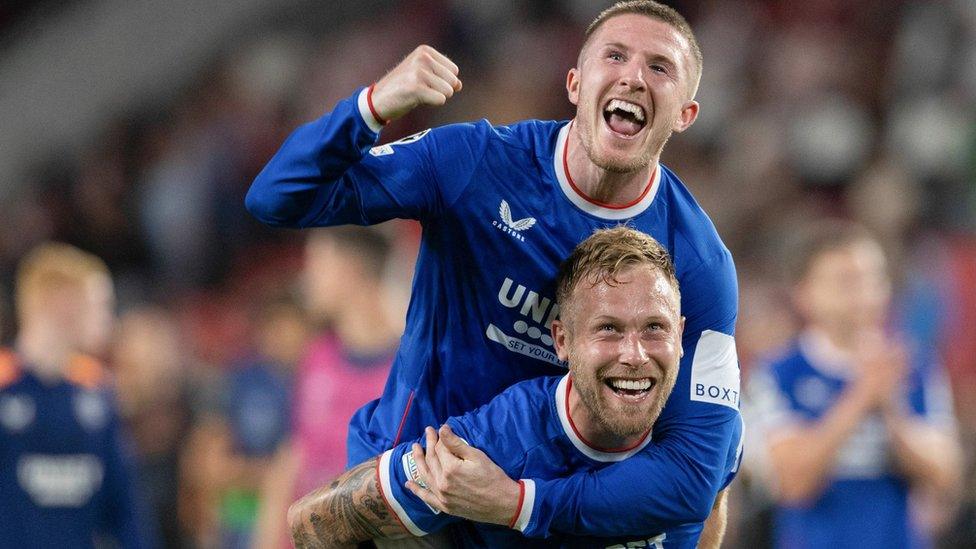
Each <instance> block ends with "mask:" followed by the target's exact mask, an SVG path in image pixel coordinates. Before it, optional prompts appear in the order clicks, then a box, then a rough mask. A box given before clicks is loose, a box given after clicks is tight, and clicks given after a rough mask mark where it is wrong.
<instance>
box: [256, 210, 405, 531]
mask: <svg viewBox="0 0 976 549" xmlns="http://www.w3.org/2000/svg"><path fill="white" fill-rule="evenodd" d="M390 253H391V250H390V242H389V241H388V240H387V239H386V238H385V237H384V236H383V235H382V233H380V232H379V231H378V230H377V229H373V228H361V227H338V228H332V229H320V230H316V231H313V232H312V233H311V235H310V236H309V238H308V242H307V245H306V251H305V261H306V263H305V271H304V286H305V292H306V299H307V303H308V306H309V308H310V309H311V312H312V314H313V315H315V316H316V317H317V318H318V319H320V320H325V321H327V322H328V325H329V329H327V330H326V331H325V333H323V334H322V335H321V336H319V338H318V339H316V340H315V341H313V342H312V344H311V345H310V346H309V348H308V351H307V353H306V355H305V358H304V360H303V361H302V364H301V368H300V370H299V372H298V377H297V379H296V385H295V386H296V390H295V395H296V398H295V408H294V410H295V424H294V425H295V429H294V439H293V441H292V442H291V443H290V444H289V445H286V446H285V447H284V448H283V450H282V452H281V453H280V454H279V456H278V460H277V463H276V466H275V469H274V470H273V471H272V473H271V474H270V475H269V477H268V482H266V483H265V495H266V497H265V498H264V501H263V504H264V510H263V512H262V515H263V517H262V519H261V528H260V529H259V534H258V537H257V538H256V540H255V541H256V544H257V545H258V546H261V547H272V546H274V545H275V544H279V545H281V546H285V547H287V546H289V541H288V538H287V527H286V523H285V512H286V511H287V509H288V506H289V505H290V504H291V503H292V502H293V501H294V500H295V499H297V498H298V497H299V496H301V495H302V494H305V493H307V492H310V491H311V490H313V489H315V488H317V487H319V486H321V485H322V484H324V483H326V482H328V481H329V480H331V479H332V478H334V477H336V476H338V475H339V474H340V473H341V472H342V471H343V470H344V469H345V466H346V432H347V428H348V425H349V419H350V418H351V417H352V415H353V413H354V412H355V411H356V410H358V409H359V408H360V407H362V406H363V405H364V404H366V403H367V402H369V401H370V400H372V399H374V398H377V397H379V395H380V394H381V393H382V392H383V385H384V384H385V383H386V378H387V375H388V374H389V372H390V365H391V364H392V362H393V355H394V353H395V352H396V347H397V342H398V340H399V335H400V322H399V321H397V320H396V319H394V318H393V317H392V315H391V314H390V313H391V308H390V305H389V303H387V299H388V293H387V292H388V290H387V288H386V287H385V286H386V284H385V282H384V279H385V274H386V272H387V266H388V265H387V262H388V260H389V258H390ZM353 281H355V287H353V286H352V285H351V283H352V282H353Z"/></svg>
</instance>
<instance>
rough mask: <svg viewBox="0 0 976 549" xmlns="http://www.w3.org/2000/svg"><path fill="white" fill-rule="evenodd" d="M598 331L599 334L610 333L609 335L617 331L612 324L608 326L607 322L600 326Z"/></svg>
mask: <svg viewBox="0 0 976 549" xmlns="http://www.w3.org/2000/svg"><path fill="white" fill-rule="evenodd" d="M600 331H601V332H610V333H613V332H616V331H617V327H616V326H614V325H613V324H610V323H609V322H607V323H604V324H601V325H600Z"/></svg>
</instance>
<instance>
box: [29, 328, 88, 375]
mask: <svg viewBox="0 0 976 549" xmlns="http://www.w3.org/2000/svg"><path fill="white" fill-rule="evenodd" d="M50 335H54V334H48V333H47V332H46V331H45V330H43V329H41V328H39V327H35V326H25V327H24V328H23V329H22V330H21V331H20V334H19V335H18V336H17V343H16V347H17V352H18V353H19V354H20V356H21V358H22V359H23V363H24V367H25V368H28V369H30V370H31V371H33V372H34V373H35V374H37V375H38V376H39V377H41V378H44V379H58V378H60V377H62V376H63V374H64V369H65V368H66V367H67V365H68V361H69V360H70V358H71V355H72V354H73V353H74V352H73V350H72V349H71V347H70V346H69V345H68V344H66V343H65V342H64V338H62V337H49V336H50Z"/></svg>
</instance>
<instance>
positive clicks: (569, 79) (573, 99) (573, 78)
mask: <svg viewBox="0 0 976 549" xmlns="http://www.w3.org/2000/svg"><path fill="white" fill-rule="evenodd" d="M579 87H580V79H579V69H577V68H572V69H569V74H567V75H566V95H567V96H568V97H569V102H570V103H572V104H574V105H579Z"/></svg>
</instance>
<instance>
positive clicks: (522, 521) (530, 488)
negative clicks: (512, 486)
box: [504, 479, 535, 532]
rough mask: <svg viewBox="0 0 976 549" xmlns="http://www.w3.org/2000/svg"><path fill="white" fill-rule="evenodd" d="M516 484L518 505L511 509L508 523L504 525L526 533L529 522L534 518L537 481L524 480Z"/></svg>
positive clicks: (516, 501)
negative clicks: (533, 510)
mask: <svg viewBox="0 0 976 549" xmlns="http://www.w3.org/2000/svg"><path fill="white" fill-rule="evenodd" d="M516 484H517V487H518V492H516V495H517V496H518V497H517V499H516V500H515V503H516V505H515V507H514V508H512V509H511V514H510V515H508V522H507V523H504V524H505V525H507V526H508V527H509V528H511V529H513V530H518V531H519V532H525V529H526V528H528V526H529V520H530V519H531V518H532V509H533V508H534V507H535V481H534V480H532V479H522V480H519V481H518V482H517V483H516Z"/></svg>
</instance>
